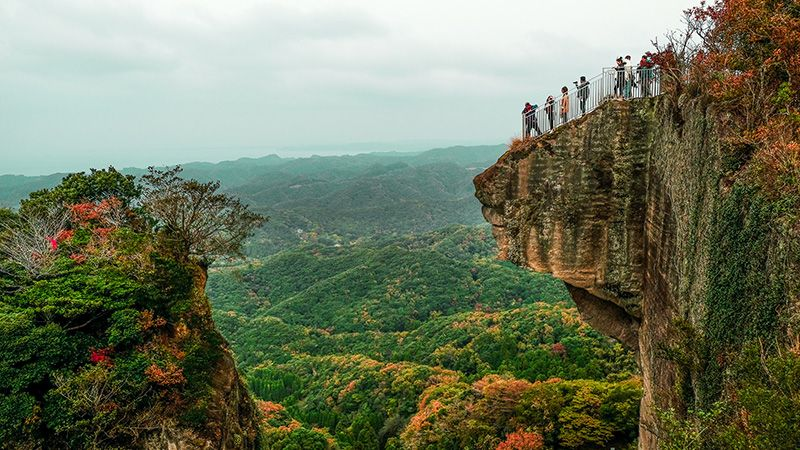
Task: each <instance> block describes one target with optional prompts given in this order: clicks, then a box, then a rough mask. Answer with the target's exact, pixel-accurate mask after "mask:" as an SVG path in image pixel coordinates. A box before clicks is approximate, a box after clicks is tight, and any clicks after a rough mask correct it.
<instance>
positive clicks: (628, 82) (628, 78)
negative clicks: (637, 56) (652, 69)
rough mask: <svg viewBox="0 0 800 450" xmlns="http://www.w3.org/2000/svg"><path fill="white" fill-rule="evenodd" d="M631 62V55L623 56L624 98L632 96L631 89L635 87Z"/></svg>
mask: <svg viewBox="0 0 800 450" xmlns="http://www.w3.org/2000/svg"><path fill="white" fill-rule="evenodd" d="M633 77H634V72H633V61H631V55H627V56H625V98H626V99H627V98H631V97H632V96H633V88H634V87H635V86H636V80H635V79H634V78H633Z"/></svg>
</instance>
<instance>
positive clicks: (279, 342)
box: [208, 225, 641, 449]
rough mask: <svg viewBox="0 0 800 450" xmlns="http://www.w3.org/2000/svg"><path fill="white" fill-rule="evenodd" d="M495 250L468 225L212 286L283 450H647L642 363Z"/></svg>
mask: <svg viewBox="0 0 800 450" xmlns="http://www.w3.org/2000/svg"><path fill="white" fill-rule="evenodd" d="M494 250H495V249H494V241H493V239H492V237H491V234H490V233H489V230H488V228H487V227H484V226H481V227H469V226H463V225H462V226H451V227H448V228H445V229H442V230H438V231H435V232H431V233H425V234H420V235H405V236H398V237H395V238H387V237H383V238H376V239H366V240H364V241H363V242H359V243H357V244H354V245H351V246H347V247H330V246H325V245H320V244H318V243H307V244H305V245H301V246H298V247H296V248H292V249H289V250H286V251H283V252H280V253H278V254H275V255H272V256H270V257H268V258H265V259H263V260H259V261H258V262H250V263H249V264H247V265H244V266H240V267H224V268H217V269H215V270H212V273H211V277H210V280H209V285H208V293H209V296H210V297H211V298H212V299H213V303H214V319H215V321H216V323H217V326H218V327H219V329H220V331H221V332H222V333H223V335H225V336H226V337H227V338H228V339H229V341H230V342H231V345H232V346H233V349H234V351H235V353H236V355H237V357H238V362H239V367H240V368H241V369H242V370H244V371H245V373H246V376H247V379H248V381H249V384H250V387H251V390H252V392H253V394H254V395H255V396H256V397H257V398H259V399H260V400H262V401H263V403H262V408H266V409H267V410H268V411H272V412H271V413H270V414H277V412H276V411H280V414H277V415H276V417H279V418H280V420H278V419H275V421H273V422H274V423H272V425H271V428H270V429H269V433H268V435H269V439H268V441H269V442H274V443H273V444H269V445H272V447H269V445H268V447H269V448H284V446H285V445H288V444H287V442H290V441H291V439H292V438H291V437H290V435H294V434H300V433H302V434H303V436H306V433H307V431H308V430H311V431H312V432H314V433H318V434H319V442H323V441H324V442H334V443H335V445H336V446H337V447H339V448H453V449H460V448H492V449H493V448H495V447H497V445H499V444H500V443H502V441H503V440H504V439H505V437H506V436H507V435H508V434H511V433H515V432H517V431H518V430H537V431H539V432H542V431H544V430H545V429H546V430H548V432H547V433H543V436H544V442H545V443H546V444H547V445H548V446H553V447H561V448H591V447H597V448H600V447H603V446H607V445H617V446H624V445H626V444H630V443H631V442H633V441H634V440H635V437H636V434H637V428H638V402H639V398H640V396H641V393H640V385H639V381H638V379H637V378H636V377H635V375H634V374H635V372H636V368H635V363H634V360H633V356H632V354H630V353H629V352H628V351H626V350H625V349H624V348H623V347H622V346H621V345H620V344H619V343H616V342H613V341H612V340H610V339H608V338H606V337H604V336H602V335H600V334H599V333H597V332H596V331H594V330H592V329H591V328H589V327H588V326H587V325H586V324H585V323H583V322H582V321H581V320H580V317H579V316H578V313H577V311H576V309H575V307H574V305H573V304H572V303H571V301H570V299H569V295H568V293H567V292H566V289H565V287H564V286H563V283H561V282H560V281H558V280H555V279H553V278H552V277H550V276H548V275H542V274H536V273H532V272H528V271H525V270H522V269H519V268H518V267H516V266H513V265H511V264H509V263H505V262H498V261H496V260H495V259H494V258H493V253H494ZM483 391H485V392H483ZM440 397H441V400H439V398H440ZM555 398H557V401H555V403H542V404H541V405H540V406H541V409H540V410H539V411H538V412H535V411H534V410H532V406H531V405H532V404H537V405H539V403H537V402H540V401H541V402H545V401H548V402H550V401H554V400H555ZM434 401H435V402H443V403H445V406H446V407H445V408H443V409H442V410H440V411H437V413H436V418H434V417H433V416H432V415H431V413H430V411H427V409H426V408H428V407H429V406H427V405H428V403H430V402H434ZM437 404H438V403H437ZM538 407H539V406H537V408H538ZM471 410H475V414H474V416H470V417H463V416H461V415H460V414H463V413H464V411H471ZM500 410H503V411H506V412H505V413H504V414H506V416H505V417H503V416H502V415H501V414H499V413H496V411H500ZM492 411H495V412H492ZM620 411H624V414H622V413H620ZM537 414H538V416H537ZM572 414H575V416H574V417H573V416H572ZM534 416H536V417H535V418H534ZM464 420H469V421H470V422H471V423H472V422H474V426H471V427H470V428H469V429H466V430H465V429H462V423H463V421H464ZM578 421H582V422H585V424H584V425H581V426H575V425H574V424H575V423H577V422H578ZM588 424H591V425H588ZM589 426H591V427H593V428H592V429H591V431H589V428H587V427H589ZM293 427H295V429H292V428H293ZM300 430H303V431H300ZM323 438H324V439H323ZM441 439H444V440H441ZM325 445H330V444H325ZM321 448H327V447H324V446H323V447H321Z"/></svg>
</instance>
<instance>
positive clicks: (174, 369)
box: [144, 363, 186, 386]
mask: <svg viewBox="0 0 800 450" xmlns="http://www.w3.org/2000/svg"><path fill="white" fill-rule="evenodd" d="M144 374H145V375H147V380H148V381H150V382H151V383H155V384H158V385H160V386H175V385H178V384H183V383H185V382H186V377H184V376H183V369H181V368H180V367H178V366H177V365H175V364H173V363H167V365H166V367H165V368H163V369H162V368H161V367H159V366H158V365H157V364H152V365H151V366H150V367H148V368H147V369H145V371H144Z"/></svg>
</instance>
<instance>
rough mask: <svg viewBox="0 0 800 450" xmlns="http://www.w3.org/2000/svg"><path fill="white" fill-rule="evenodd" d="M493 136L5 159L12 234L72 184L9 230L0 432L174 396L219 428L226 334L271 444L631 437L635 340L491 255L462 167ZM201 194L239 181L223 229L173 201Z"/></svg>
mask: <svg viewBox="0 0 800 450" xmlns="http://www.w3.org/2000/svg"><path fill="white" fill-rule="evenodd" d="M501 150H502V148H501V147H500V146H497V147H474V148H465V147H455V148H450V149H437V150H432V151H429V152H422V153H416V154H392V153H390V154H365V155H358V156H342V157H311V158H301V159H282V158H278V157H266V158H262V159H259V160H240V161H233V162H228V163H221V164H190V165H187V166H186V167H185V168H183V172H182V173H179V171H177V170H171V169H170V170H166V169H165V170H162V171H159V170H158V169H151V170H150V171H149V172H148V171H142V170H137V169H128V170H125V171H123V172H117V171H116V170H114V169H113V168H110V169H108V170H99V171H92V172H91V173H88V174H75V175H69V176H67V177H66V178H64V179H63V181H61V182H55V183H53V180H52V179H53V178H58V177H56V176H54V177H40V178H35V179H27V178H26V179H20V178H19V177H11V178H9V177H5V178H3V179H0V184H2V183H10V180H12V181H13V186H15V188H14V189H8V190H5V191H3V192H4V193H5V194H6V196H7V198H4V199H3V201H4V202H12V201H13V202H19V201H20V200H22V203H21V207H14V208H12V209H5V210H2V211H3V216H2V217H3V220H4V221H5V222H4V223H5V225H4V226H3V233H4V236H6V237H15V236H17V237H18V234H19V233H22V234H24V233H29V234H30V233H32V232H33V231H35V230H36V227H35V226H33V225H34V224H33V223H32V222H25V220H28V219H29V218H33V217H48V218H51V219H52V211H54V210H55V209H58V208H57V207H58V206H60V205H64V207H65V208H66V210H64V213H63V214H65V215H64V217H63V220H61V221H60V222H58V223H55V224H52V227H55V228H57V230H55V231H52V232H51V231H46V232H44V235H42V240H43V242H44V247H43V248H42V249H40V250H37V252H38V253H36V252H34V254H39V255H41V256H40V257H36V258H33V259H32V260H31V261H28V263H29V266H30V267H26V266H21V265H20V264H17V263H16V262H15V260H14V258H13V257H12V256H13V255H12V253H13V252H10V251H8V250H13V249H4V255H5V256H4V258H5V259H3V260H2V262H3V268H4V270H6V271H12V272H11V273H10V276H4V277H3V283H4V284H3V286H2V289H3V291H2V296H0V307H2V310H0V311H1V312H2V314H3V316H4V318H5V319H4V321H3V327H4V329H3V331H2V333H3V339H2V345H1V346H0V351H2V354H1V355H0V356H2V361H0V382H2V383H3V384H2V385H0V390H2V393H3V402H2V409H0V434H2V436H3V439H4V440H5V442H6V443H7V444H5V445H6V446H8V445H11V447H13V446H14V445H17V444H19V445H23V444H25V445H27V444H28V443H35V442H44V441H50V442H56V443H59V445H67V446H74V447H79V448H80V447H92V446H94V447H98V448H102V447H106V446H109V445H111V446H113V445H118V446H131V445H135V443H137V442H139V441H137V439H139V438H140V437H139V435H137V433H141V434H142V435H144V434H146V430H150V429H152V428H151V427H153V426H156V425H155V422H153V421H154V420H165V418H168V420H169V421H170V422H169V423H175V424H178V425H181V426H188V427H198V429H208V430H211V431H213V429H214V428H213V426H212V424H216V425H215V426H219V422H220V421H219V418H218V417H216V416H215V414H217V413H216V412H215V411H213V410H212V408H211V407H210V402H212V397H209V396H211V395H213V389H212V388H211V385H210V383H211V377H213V376H214V374H213V372H212V371H211V369H210V368H211V366H213V365H214V364H218V363H215V361H220V358H223V355H222V354H221V353H219V352H216V351H215V349H217V348H219V346H220V345H224V342H225V341H224V340H223V339H225V340H227V341H228V343H229V344H230V347H231V349H232V350H233V353H234V355H235V359H236V363H237V366H238V369H239V370H240V371H241V373H242V374H243V375H244V378H245V380H246V383H247V385H248V387H249V391H250V393H249V395H252V396H253V398H254V399H255V400H256V406H257V409H258V414H259V417H260V419H259V420H260V421H261V422H260V423H261V425H260V426H261V430H260V436H259V438H258V440H259V442H260V443H259V445H260V447H261V448H264V449H343V450H344V449H463V448H474V449H495V448H544V447H547V448H605V447H609V446H615V447H617V448H625V447H626V446H627V447H631V448H633V446H635V442H636V436H637V432H638V407H639V399H640V398H641V381H640V380H639V378H638V376H637V373H636V365H635V362H634V357H633V355H632V354H631V353H630V352H629V351H627V350H626V349H624V348H623V347H622V346H621V344H619V343H617V342H615V341H613V340H611V339H609V338H606V337H604V336H602V335H601V334H599V333H598V332H596V331H594V330H592V329H591V328H590V327H589V326H588V325H586V324H585V323H584V322H583V321H582V320H581V319H580V316H579V315H578V312H577V310H576V308H575V306H574V304H573V303H572V302H571V299H570V297H569V294H568V293H567V291H566V289H565V287H564V285H563V283H561V282H560V281H558V280H556V279H554V278H552V277H550V276H549V275H544V274H537V273H533V272H530V271H527V270H523V269H520V268H519V267H517V266H514V265H513V264H510V263H507V262H501V261H498V260H496V259H495V254H496V247H495V242H494V238H493V237H492V235H491V230H490V228H489V227H488V226H486V225H482V223H483V218H482V217H481V214H480V207H479V204H478V202H477V200H476V199H475V198H474V197H473V190H472V186H471V179H472V177H473V176H474V175H475V174H476V173H478V172H480V171H481V170H483V168H485V167H486V166H488V165H489V164H491V163H492V162H493V161H494V160H495V159H496V158H497V156H498V155H499V154H500V151H501ZM178 176H180V177H184V178H185V179H191V180H190V181H179V180H183V178H178ZM195 180H197V181H195ZM215 180H220V181H221V182H220V181H215ZM176 186H177V187H176ZM25 189H27V190H33V191H34V192H32V193H31V194H30V195H27V194H25V196H24V197H23V196H22V194H19V192H18V191H20V192H21V190H25ZM176 191H177V192H184V191H185V192H186V193H185V195H183V196H182V197H179V198H172V197H169V196H167V198H166V199H165V195H166V194H165V193H170V195H173V193H175V192H176ZM207 198H211V199H217V200H219V201H224V202H227V201H231V202H234V201H235V202H236V203H232V204H230V205H227V206H226V208H229V209H224V211H225V214H227V215H228V217H236V219H237V220H236V221H231V220H227V219H226V221H225V222H224V223H225V224H226V226H227V227H228V229H227V233H228V236H235V237H237V240H236V241H235V243H236V245H233V246H232V245H228V244H225V245H222V244H221V243H226V242H228V241H220V240H219V239H213V238H209V239H206V240H205V241H199V242H194V241H192V240H191V239H189V238H188V237H187V236H196V234H195V233H194V232H193V230H181V229H180V224H181V222H175V223H172V222H170V221H171V220H172V219H171V218H174V217H176V216H180V214H182V212H181V211H182V210H181V208H182V207H186V205H191V204H192V202H196V201H198V199H207ZM233 199H241V203H238V202H239V200H233ZM245 205H246V206H245ZM54 208H55V209H54ZM230 208H233V209H230ZM237 208H238V209H237ZM36 211H39V212H41V213H42V214H43V215H41V214H39V215H37V214H38V213H35V212H36ZM251 211H252V212H251ZM259 214H260V215H261V216H259ZM262 216H263V217H265V218H268V220H267V221H266V222H262V221H261V219H260V217H262ZM59 217H60V216H59ZM52 227H51V228H52ZM15 233H17V234H15ZM40 234H41V233H40ZM45 235H46V236H45ZM51 235H52V236H56V235H57V237H54V239H57V242H56V244H52V245H57V247H52V248H50V247H48V245H51V244H48V241H47V239H45V238H46V237H47V236H51ZM248 236H249V238H248ZM48 239H49V238H48ZM12 241H13V239H8V240H7V241H4V242H12ZM23 262H24V261H23ZM206 272H207V276H208V279H207V283H206V285H205V287H206V292H205V293H206V294H207V295H208V297H209V299H210V300H211V305H212V311H210V316H206V315H205V314H207V313H206V312H203V306H202V304H203V302H204V301H205V300H204V297H203V296H202V293H198V292H196V287H197V286H201V285H202V282H203V278H204V277H205V276H206V275H205V274H206ZM212 317H213V321H214V324H215V327H214V325H212V324H211V322H209V319H210V318H212ZM214 328H216V330H219V333H220V334H221V336H220V334H217V332H216V330H215V329H214ZM187 330H192V331H191V332H187ZM187 333H188V334H187ZM49 352H52V355H50V353H49ZM46 355H50V356H46ZM44 356H46V357H44ZM106 387H107V388H108V389H110V390H111V392H110V393H108V395H107V396H106V397H102V396H101V397H99V398H93V400H92V401H91V402H89V403H87V401H86V400H85V399H86V397H85V396H81V395H77V394H75V395H71V394H70V393H71V392H75V393H80V392H84V391H87V392H88V391H92V392H96V391H97V390H98V389H101V388H106ZM121 392H124V393H125V395H127V396H128V397H126V396H122V395H121V394H120V393H121ZM164 405H167V406H164ZM155 409H158V411H157V412H154V411H155ZM130 424H134V425H130ZM136 427H140V428H141V430H139V429H138V428H136ZM137 430H139V431H137ZM237 439H241V438H237ZM520 443H522V444H520ZM520 445H523V446H522V447H520ZM526 446H527V447H526Z"/></svg>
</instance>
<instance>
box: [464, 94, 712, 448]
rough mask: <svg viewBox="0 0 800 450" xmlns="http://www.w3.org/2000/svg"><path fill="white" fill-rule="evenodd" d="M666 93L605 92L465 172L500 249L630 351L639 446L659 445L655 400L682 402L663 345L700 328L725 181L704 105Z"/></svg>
mask: <svg viewBox="0 0 800 450" xmlns="http://www.w3.org/2000/svg"><path fill="white" fill-rule="evenodd" d="M669 101H671V100H670V99H668V98H666V97H660V98H657V99H652V98H651V99H639V100H632V101H621V100H611V101H608V102H606V103H605V104H604V105H603V106H601V107H600V108H599V109H598V110H597V111H595V112H593V113H591V114H589V115H587V116H586V117H584V118H582V119H580V120H576V121H574V122H571V123H569V124H567V125H564V126H562V127H561V128H559V129H558V130H556V131H555V132H553V133H551V134H548V135H545V136H542V137H539V138H535V139H526V140H524V141H517V142H515V143H514V144H513V145H512V146H511V148H510V149H509V150H508V152H507V153H506V154H505V155H503V156H502V157H501V158H500V160H499V161H498V162H497V163H496V164H495V165H493V166H492V167H490V168H489V169H487V170H486V171H485V172H484V173H482V174H480V175H478V176H477V177H476V178H475V186H476V190H477V192H476V196H477V197H478V199H479V200H480V201H481V203H482V204H483V212H484V216H485V217H486V220H487V221H489V222H490V223H491V224H492V225H493V230H494V235H495V237H496V239H497V242H498V244H499V248H500V257H501V258H503V259H507V260H510V261H512V262H514V263H516V264H518V265H521V266H524V267H528V268H530V269H532V270H535V271H540V272H549V273H552V274H553V275H555V276H556V277H558V278H560V279H562V280H564V282H565V283H566V284H567V286H568V288H569V291H570V293H571V294H572V297H573V299H574V300H575V302H576V304H577V305H578V309H579V310H580V312H581V314H582V315H583V317H584V318H585V319H586V320H587V321H588V322H589V323H590V324H591V325H592V326H594V327H595V328H597V329H598V330H600V331H601V332H604V333H606V334H608V335H610V336H613V337H615V338H617V339H618V340H619V341H621V342H623V343H624V344H625V345H627V346H628V347H630V348H631V349H633V350H634V351H635V352H636V355H637V360H638V362H639V365H640V368H641V371H642V378H643V385H644V397H643V400H642V409H641V427H640V431H641V433H640V445H641V446H642V447H643V448H655V447H656V446H657V435H658V424H657V420H656V410H657V409H659V408H670V407H675V408H676V409H678V410H680V409H681V408H683V407H684V404H685V399H684V398H683V397H682V395H678V394H677V392H678V391H677V390H676V385H677V384H679V383H683V382H687V381H686V379H685V377H684V376H683V374H682V370H683V369H682V368H680V367H678V366H677V365H676V364H675V363H674V362H672V360H671V359H670V358H667V357H666V356H665V352H664V349H667V348H670V347H674V346H676V345H679V344H680V343H679V342H678V340H679V333H678V332H677V331H676V328H675V327H676V323H677V322H678V321H687V322H690V323H692V324H694V325H696V326H697V327H699V328H700V329H702V327H703V324H704V320H705V319H704V318H705V311H704V308H705V306H704V304H705V303H704V299H705V297H706V289H707V284H708V281H707V280H708V267H709V254H710V250H709V249H710V247H711V245H710V242H709V241H708V236H709V230H710V227H711V221H712V218H713V217H714V216H715V209H716V208H718V207H719V202H720V199H721V198H722V197H724V195H725V189H726V187H725V185H724V179H723V177H721V173H722V171H721V167H720V166H721V164H722V160H723V158H722V157H721V155H720V150H719V145H717V143H716V140H715V139H716V138H715V133H714V132H713V129H711V128H712V123H711V121H710V120H708V117H710V114H709V113H708V111H707V110H706V108H705V106H704V105H702V104H700V103H693V104H691V105H684V106H683V108H682V109H681V111H683V112H682V113H681V114H676V113H675V111H677V108H676V107H674V105H670V104H668V102H669ZM721 179H723V182H722V183H721V182H720V180H721ZM688 383H689V384H690V385H691V380H689V381H688ZM690 390H691V388H690ZM690 395H691V394H690Z"/></svg>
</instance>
